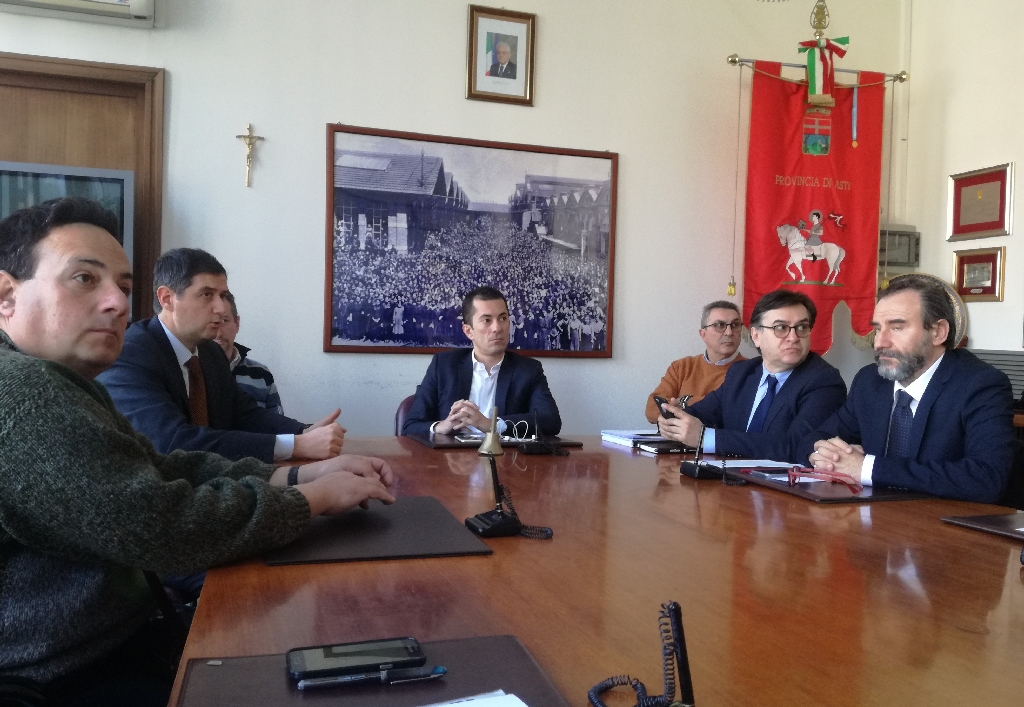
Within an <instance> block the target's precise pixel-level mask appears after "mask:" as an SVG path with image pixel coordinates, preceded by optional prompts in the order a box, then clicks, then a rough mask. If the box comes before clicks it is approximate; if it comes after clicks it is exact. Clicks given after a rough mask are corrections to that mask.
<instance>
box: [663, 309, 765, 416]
mask: <svg viewBox="0 0 1024 707" xmlns="http://www.w3.org/2000/svg"><path fill="white" fill-rule="evenodd" d="M742 328H743V319H742V318H741V317H740V310H739V308H738V307H737V306H736V305H735V304H733V303H732V302H728V301H726V300H718V301H717V302H712V303H710V304H707V305H705V306H704V310H703V311H702V312H701V315H700V332H699V333H700V338H701V339H702V340H703V341H704V345H705V346H706V347H707V348H706V349H705V352H704V353H703V354H700V355H698V356H687V357H686V358H681V359H678V360H676V361H673V362H672V363H671V365H669V367H668V370H667V371H665V375H664V376H662V378H661V383H659V384H658V387H657V388H655V389H654V392H653V393H651V394H650V395H649V396H647V410H646V411H645V413H646V415H647V421H648V422H651V423H654V422H657V421H658V417H659V416H660V411H659V410H658V406H657V404H656V403H655V402H654V396H655V395H657V396H658V397H661V398H665V399H666V400H668V401H669V402H671V403H672V404H673V405H675V404H677V402H678V400H679V398H681V397H682V396H684V395H689V396H690V401H689V402H690V404H693V403H696V402H697V401H699V400H700V399H701V398H703V397H704V396H705V395H707V394H708V393H710V392H711V391H712V390H714V389H715V388H717V387H718V386H720V385H722V381H723V380H725V374H726V372H728V370H729V366H731V365H732V364H733V363H734V362H735V361H745V360H746V359H745V358H743V356H741V355H740V354H739V353H738V349H739V347H740V330H741V329H742Z"/></svg>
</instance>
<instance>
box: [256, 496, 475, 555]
mask: <svg viewBox="0 0 1024 707" xmlns="http://www.w3.org/2000/svg"><path fill="white" fill-rule="evenodd" d="M491 552H492V550H491V548H489V547H487V545H485V544H484V543H483V541H481V540H480V538H478V537H477V536H476V535H474V534H473V533H472V532H471V531H470V530H469V528H467V527H466V526H465V524H463V522H462V521H461V520H459V519H457V518H456V517H455V516H453V515H452V514H451V513H450V512H449V511H448V509H447V508H445V507H444V506H442V505H441V502H440V501H438V500H437V499H436V498H434V497H433V496H399V497H398V498H397V499H396V500H395V502H394V503H393V504H391V505H390V506H386V505H384V504H383V503H380V502H378V501H370V508H369V509H367V510H363V509H362V508H353V509H352V510H350V511H347V512H345V513H339V514H338V515H336V516H328V517H319V518H314V519H313V520H312V521H310V524H309V528H308V529H307V530H306V532H305V533H303V534H302V535H300V536H299V537H298V538H297V539H296V540H295V541H294V542H292V543H289V544H288V545H285V546H284V547H282V548H278V549H277V550H271V551H270V552H268V553H266V554H265V555H264V556H263V557H264V559H265V560H266V562H267V564H268V565H294V564H299V563H304V562H347V561H350V560H397V559H402V558H411V557H449V556H452V555H490V554H491Z"/></svg>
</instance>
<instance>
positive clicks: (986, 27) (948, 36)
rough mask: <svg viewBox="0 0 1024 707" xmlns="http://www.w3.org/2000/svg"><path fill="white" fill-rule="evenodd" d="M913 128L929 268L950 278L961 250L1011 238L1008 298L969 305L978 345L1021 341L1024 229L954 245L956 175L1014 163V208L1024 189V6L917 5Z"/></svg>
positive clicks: (980, 2) (917, 200)
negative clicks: (1023, 177) (950, 200)
mask: <svg viewBox="0 0 1024 707" xmlns="http://www.w3.org/2000/svg"><path fill="white" fill-rule="evenodd" d="M914 9H915V12H914V17H913V22H912V47H913V49H912V59H911V63H912V69H910V71H911V73H912V80H911V82H910V85H911V93H910V132H909V136H908V137H909V146H910V152H909V164H910V170H909V190H908V194H909V204H910V208H909V214H908V216H909V219H910V221H911V223H914V224H916V225H917V226H918V228H919V229H920V231H921V241H922V254H921V270H923V271H925V272H928V273H931V274H933V275H937V276H939V277H941V278H944V279H946V280H949V279H950V278H951V277H952V275H953V251H955V250H969V249H973V248H994V247H998V246H1006V284H1005V297H1004V301H1003V302H971V303H969V304H968V305H967V310H968V316H969V320H970V321H969V326H968V329H967V335H968V337H969V338H970V346H971V348H979V349H1002V350H1008V351H1019V350H1020V349H1021V339H1022V333H1021V326H1022V322H1024V259H1022V258H1021V253H1022V245H1024V233H1022V232H1021V229H1020V228H1019V227H1018V228H1016V229H1012V230H1011V235H1009V236H1003V237H999V238H984V239H978V240H970V241H958V242H956V243H947V242H946V240H945V237H946V229H947V221H946V199H947V182H948V178H949V175H950V174H956V173H958V172H966V171H969V170H972V169H980V168H983V167H992V166H994V165H997V164H1002V163H1004V162H1014V163H1015V166H1016V169H1017V170H1018V179H1017V182H1018V184H1017V189H1016V194H1015V198H1014V213H1015V214H1016V216H1017V218H1016V220H1017V222H1018V223H1019V222H1020V215H1021V213H1024V212H1022V211H1021V209H1022V208H1024V191H1022V189H1021V184H1020V172H1019V170H1020V169H1021V168H1022V167H1024V130H1022V126H1021V117H1022V115H1024V76H1022V75H1021V72H1020V67H1021V65H1022V59H1024V56H1022V55H1024V43H1022V41H1021V40H1022V32H1021V28H1022V27H1024V4H1021V3H1020V2H1018V1H1017V0H971V2H969V3H962V2H956V1H954V0H928V3H927V4H925V3H920V2H919V3H918V4H917V6H916V7H915V8H914Z"/></svg>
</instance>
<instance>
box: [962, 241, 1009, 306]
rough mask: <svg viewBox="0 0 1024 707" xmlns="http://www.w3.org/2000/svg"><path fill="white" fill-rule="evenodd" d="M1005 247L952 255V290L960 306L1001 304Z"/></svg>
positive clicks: (965, 251)
mask: <svg viewBox="0 0 1024 707" xmlns="http://www.w3.org/2000/svg"><path fill="white" fill-rule="evenodd" d="M1005 275H1006V246H1000V247H999V248H976V249H973V250H957V251H954V252H953V287H954V288H955V289H956V292H957V294H958V295H960V297H961V299H963V301H964V302H1002V301H1003V281H1004V280H1005Z"/></svg>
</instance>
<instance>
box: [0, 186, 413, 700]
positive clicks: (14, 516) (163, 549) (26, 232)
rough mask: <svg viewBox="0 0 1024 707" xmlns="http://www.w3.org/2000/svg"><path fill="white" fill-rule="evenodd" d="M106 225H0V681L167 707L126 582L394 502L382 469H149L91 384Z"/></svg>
mask: <svg viewBox="0 0 1024 707" xmlns="http://www.w3.org/2000/svg"><path fill="white" fill-rule="evenodd" d="M116 228H117V220H116V218H115V217H114V216H113V214H111V213H110V212H109V211H106V210H105V209H103V207H102V206H100V205H99V204H97V203H95V202H90V201H87V200H85V199H78V198H65V199H60V200H54V201H49V202H46V203H43V204H40V205H38V206H33V207H30V208H27V209H22V210H20V211H17V212H15V213H13V214H11V216H10V217H8V218H7V219H5V220H3V221H0V380H2V381H3V385H2V387H0V548H3V551H2V552H0V587H2V588H3V589H2V590H0V626H3V629H2V630H0V676H3V677H16V678H19V679H21V680H32V681H37V682H38V683H44V684H45V686H46V691H47V693H48V698H49V702H48V703H47V704H51V705H54V707H61V706H62V705H67V704H75V705H128V704H130V705H133V706H135V707H140V706H142V705H146V706H148V705H161V707H162V706H163V705H165V704H166V703H167V699H168V696H169V693H170V688H171V683H172V681H173V672H171V671H170V665H169V663H168V660H167V659H166V658H164V659H163V660H161V659H159V658H158V656H159V655H161V654H162V655H165V656H166V655H168V651H169V649H170V648H171V644H170V642H168V641H167V640H164V639H161V637H160V634H159V633H158V632H157V631H156V630H155V627H154V625H153V624H151V623H148V622H147V618H148V615H149V614H152V613H153V609H154V595H152V594H151V593H150V590H149V588H148V587H147V582H146V580H145V578H144V576H143V571H154V572H182V573H189V572H197V571H200V570H203V569H206V568H208V567H211V566H214V565H219V564H223V563H226V562H232V561H234V560H237V559H240V558H243V557H248V556H252V555H256V554H259V553H261V552H264V551H266V550H269V549H271V548H275V547H278V546H281V545H284V544H286V543H288V542H290V541H292V540H293V539H295V538H296V537H298V536H299V534H301V533H302V532H303V531H304V530H305V529H306V528H307V527H308V525H309V520H310V518H311V517H312V516H316V515H321V514H331V513H339V512H342V511H345V510H348V509H351V508H353V507H355V506H357V505H360V504H365V503H366V502H367V501H368V500H369V499H371V498H376V499H379V500H382V501H384V502H386V503H390V502H392V501H393V500H394V499H393V497H392V496H391V494H390V493H389V492H388V489H387V487H388V486H390V485H392V483H393V478H392V473H391V470H390V468H389V467H388V466H387V464H386V463H384V461H383V460H381V459H372V458H369V457H353V456H342V457H337V458H335V459H330V460H327V461H322V462H315V463H313V464H308V465H306V466H303V467H301V468H300V467H292V469H291V470H289V469H286V468H283V467H282V468H280V469H275V468H274V467H273V466H270V465H268V464H263V463H260V462H259V461H257V460H255V459H245V460H243V461H240V462H234V463H233V462H229V461H227V460H226V459H224V458H223V457H220V456H217V455H215V454H204V453H189V454H185V453H182V452H176V453H174V454H171V455H167V456H165V455H163V454H159V453H158V452H156V450H154V449H153V446H152V444H150V442H149V440H148V439H146V437H145V436H143V435H141V434H139V433H137V432H136V431H135V430H134V429H132V426H131V424H130V423H129V422H128V420H126V419H125V418H124V417H122V416H121V415H119V414H118V412H117V410H116V409H115V408H114V405H113V403H112V401H111V400H110V396H109V395H108V394H107V392H106V390H105V389H104V387H103V386H102V385H99V384H97V383H96V382H94V378H95V377H96V375H97V374H98V373H100V372H101V371H103V370H104V369H105V368H106V367H107V366H109V365H111V364H112V363H113V362H114V361H115V360H116V359H117V357H118V354H119V353H120V351H121V344H122V341H123V338H124V334H125V325H126V324H127V322H128V308H129V304H128V303H129V297H130V295H131V289H132V273H131V266H130V264H129V263H128V258H127V256H126V255H125V253H124V250H123V249H122V248H121V246H120V245H119V244H118V243H117V241H116V240H115V239H114V237H113V236H112V235H111V233H112V232H113V231H115V230H116Z"/></svg>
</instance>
